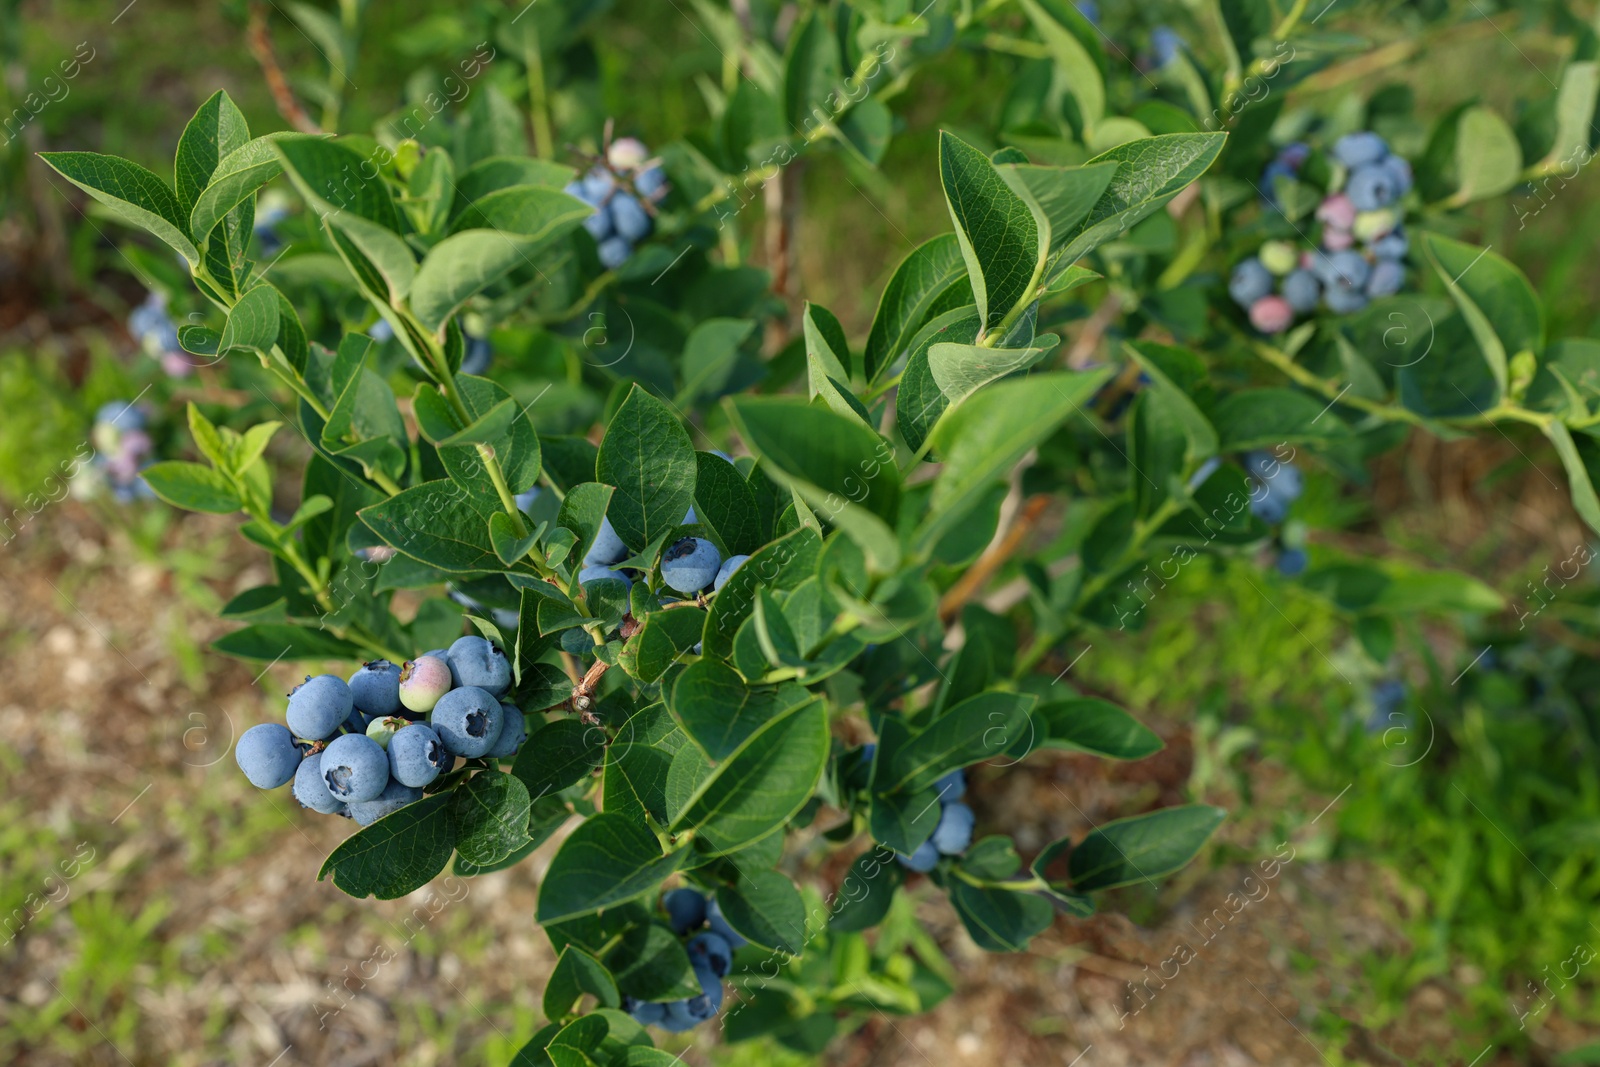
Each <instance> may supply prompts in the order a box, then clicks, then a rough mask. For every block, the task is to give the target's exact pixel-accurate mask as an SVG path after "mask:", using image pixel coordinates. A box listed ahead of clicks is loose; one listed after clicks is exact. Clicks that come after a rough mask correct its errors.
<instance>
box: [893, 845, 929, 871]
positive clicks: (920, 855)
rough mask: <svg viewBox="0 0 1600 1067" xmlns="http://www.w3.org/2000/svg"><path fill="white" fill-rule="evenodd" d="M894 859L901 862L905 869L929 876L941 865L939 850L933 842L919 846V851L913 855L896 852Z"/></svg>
mask: <svg viewBox="0 0 1600 1067" xmlns="http://www.w3.org/2000/svg"><path fill="white" fill-rule="evenodd" d="M894 858H895V859H897V860H899V861H900V863H901V865H902V866H904V867H909V868H910V869H911V870H913V871H918V872H920V873H922V874H927V873H928V872H929V871H931V870H933V869H934V867H936V866H938V864H939V848H938V846H937V845H935V844H934V843H933V842H932V841H924V842H923V843H922V844H920V845H918V846H917V850H916V851H915V852H913V853H912V854H911V855H909V856H907V855H906V854H905V853H903V852H896V853H895V854H894Z"/></svg>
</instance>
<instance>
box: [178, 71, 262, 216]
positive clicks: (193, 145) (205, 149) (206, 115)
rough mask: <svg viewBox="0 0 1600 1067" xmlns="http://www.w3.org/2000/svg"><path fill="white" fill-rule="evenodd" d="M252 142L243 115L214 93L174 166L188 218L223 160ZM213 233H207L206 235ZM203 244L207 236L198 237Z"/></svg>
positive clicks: (181, 203)
mask: <svg viewBox="0 0 1600 1067" xmlns="http://www.w3.org/2000/svg"><path fill="white" fill-rule="evenodd" d="M249 140H250V127H249V124H248V123H246V122H245V118H244V113H243V112H242V111H240V110H239V108H238V106H237V105H235V104H234V102H233V101H232V100H231V99H229V98H228V94H227V93H225V92H223V91H222V90H220V89H219V90H217V91H216V92H214V93H212V94H211V96H210V98H209V99H207V100H206V102H205V103H203V104H201V105H200V110H198V111H196V112H195V113H194V118H192V119H190V120H189V124H188V125H187V126H185V127H184V130H183V136H182V137H180V138H178V153H177V158H176V159H175V161H174V165H173V172H174V173H173V176H174V179H175V185H176V192H177V195H178V206H179V208H180V209H181V210H182V212H183V216H184V217H185V218H187V217H188V216H189V213H190V212H191V211H192V210H193V209H194V205H195V200H196V199H197V198H198V197H199V196H200V193H201V192H202V191H203V190H204V189H205V187H206V186H207V185H209V184H210V183H211V176H212V175H213V174H214V173H216V169H217V164H218V163H219V162H221V160H222V159H224V158H225V157H227V156H228V155H230V154H231V153H233V152H234V151H236V150H237V149H239V148H242V147H244V145H245V143H246V142H248V141H249ZM209 232H210V231H209V230H208V231H207V233H209ZM194 238H195V240H196V241H204V240H205V239H206V233H195V234H194Z"/></svg>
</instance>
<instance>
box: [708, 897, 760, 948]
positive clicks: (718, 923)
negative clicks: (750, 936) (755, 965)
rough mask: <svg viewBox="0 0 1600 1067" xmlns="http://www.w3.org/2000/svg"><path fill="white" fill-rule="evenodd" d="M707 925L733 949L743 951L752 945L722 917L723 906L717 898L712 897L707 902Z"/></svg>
mask: <svg viewBox="0 0 1600 1067" xmlns="http://www.w3.org/2000/svg"><path fill="white" fill-rule="evenodd" d="M706 925H707V926H709V927H710V928H711V932H712V933H714V934H716V935H717V936H718V937H720V938H722V939H723V940H724V941H726V942H727V943H728V947H729V948H731V949H741V948H744V946H746V945H748V944H749V943H750V942H748V941H746V940H745V939H744V938H743V937H742V936H740V935H739V933H738V932H737V931H735V930H734V928H733V927H731V926H729V925H728V920H727V919H725V918H724V917H723V915H722V905H720V904H718V903H717V898H716V897H710V898H709V899H707V901H706Z"/></svg>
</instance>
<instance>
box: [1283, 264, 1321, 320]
mask: <svg viewBox="0 0 1600 1067" xmlns="http://www.w3.org/2000/svg"><path fill="white" fill-rule="evenodd" d="M1282 293H1283V298H1284V299H1285V300H1287V301H1289V306H1290V307H1291V308H1293V309H1294V310H1295V311H1297V312H1299V313H1300V314H1302V315H1304V314H1306V313H1307V312H1310V311H1315V310H1316V309H1317V301H1318V300H1320V299H1322V283H1321V282H1319V281H1317V276H1316V275H1315V274H1312V273H1311V272H1310V271H1308V270H1293V271H1290V272H1289V276H1288V277H1286V278H1284V279H1283V286H1282Z"/></svg>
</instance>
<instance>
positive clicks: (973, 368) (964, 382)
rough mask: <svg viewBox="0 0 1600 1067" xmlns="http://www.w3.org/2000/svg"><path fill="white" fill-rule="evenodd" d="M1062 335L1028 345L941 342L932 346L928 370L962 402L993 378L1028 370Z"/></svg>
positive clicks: (953, 399)
mask: <svg viewBox="0 0 1600 1067" xmlns="http://www.w3.org/2000/svg"><path fill="white" fill-rule="evenodd" d="M1060 341H1061V339H1060V338H1059V337H1057V336H1056V335H1055V334H1051V333H1047V334H1042V335H1040V336H1039V337H1038V338H1037V339H1036V340H1035V343H1034V344H1033V345H1031V346H1029V347H1027V348H984V347H982V346H980V345H962V344H952V343H950V342H941V343H939V344H936V345H932V346H930V347H929V348H928V370H929V372H930V373H932V375H933V380H934V382H935V383H936V384H937V385H938V386H939V391H940V392H941V393H943V394H944V395H945V397H946V398H947V399H948V400H949V401H950V403H951V404H959V403H961V401H963V400H965V399H966V398H967V397H969V396H971V395H972V394H973V393H975V392H977V391H978V390H979V389H981V388H982V387H983V386H985V385H988V384H989V383H990V382H992V381H996V380H997V379H1000V378H1004V377H1005V376H1006V375H1008V374H1015V373H1016V372H1017V371H1019V370H1026V369H1027V368H1029V367H1031V366H1033V365H1034V364H1035V363H1038V362H1039V361H1040V360H1041V359H1043V358H1044V357H1045V356H1046V355H1047V354H1049V353H1050V352H1051V351H1053V350H1054V349H1055V347H1056V345H1057V344H1059V343H1060Z"/></svg>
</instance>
